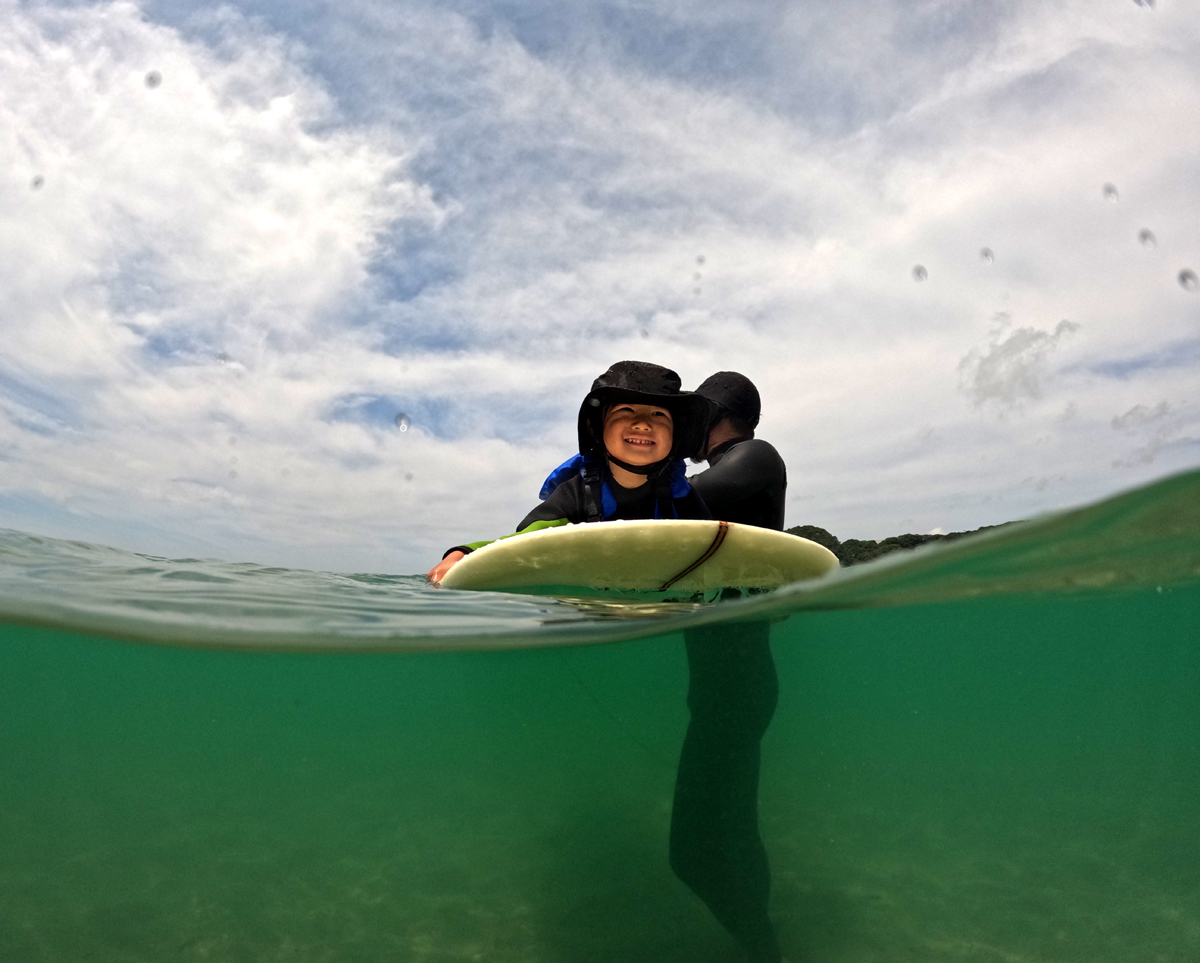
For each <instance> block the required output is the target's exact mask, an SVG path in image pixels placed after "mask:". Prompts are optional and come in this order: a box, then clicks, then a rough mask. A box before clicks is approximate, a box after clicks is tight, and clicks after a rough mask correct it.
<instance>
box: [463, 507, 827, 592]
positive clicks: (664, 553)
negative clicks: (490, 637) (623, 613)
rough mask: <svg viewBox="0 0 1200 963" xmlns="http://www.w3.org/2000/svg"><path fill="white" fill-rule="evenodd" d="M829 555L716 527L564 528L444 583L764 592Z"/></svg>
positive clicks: (802, 544)
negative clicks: (734, 589) (754, 590)
mask: <svg viewBox="0 0 1200 963" xmlns="http://www.w3.org/2000/svg"><path fill="white" fill-rule="evenodd" d="M837 566H838V560H837V557H836V556H835V555H834V554H833V552H831V551H829V549H827V548H825V547H824V546H822V545H818V544H817V543H816V542H812V541H809V540H808V539H807V538H800V537H799V536H798V535H789V534H787V533H786V532H776V531H772V530H770V529H766V528H756V527H754V526H751V525H738V524H735V523H732V522H716V521H674V520H665V519H664V520H656V521H616V522H598V523H595V524H591V525H586V524H580V525H563V526H560V527H558V528H547V529H542V530H540V531H537V532H529V533H528V534H523V535H513V536H510V537H509V538H505V539H501V540H500V541H496V542H492V543H491V544H490V545H485V546H484V547H483V548H480V549H477V550H476V551H474V552H472V553H471V554H470V555H468V556H467V557H466V558H464V559H463V560H462V561H461V562H459V563H458V564H457V565H455V566H454V567H453V568H452V569H450V571H449V572H447V573H446V576H445V578H443V579H442V582H441V584H442V586H443V587H444V588H452V589H508V590H520V589H525V590H528V589H532V588H537V587H539V586H578V587H585V588H590V589H601V590H625V591H637V592H670V593H672V594H677V593H678V594H682V595H687V594H695V593H700V592H707V591H709V590H712V589H723V588H740V589H770V588H777V587H779V586H781V585H787V584H789V583H791V582H799V581H802V580H804V579H811V578H818V577H819V576H821V575H824V574H825V573H826V572H828V571H830V570H831V569H834V568H837Z"/></svg>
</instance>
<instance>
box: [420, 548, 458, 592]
mask: <svg viewBox="0 0 1200 963" xmlns="http://www.w3.org/2000/svg"><path fill="white" fill-rule="evenodd" d="M466 557H467V556H466V554H465V553H464V552H451V553H450V554H449V555H447V556H446V557H445V558H444V559H442V560H441V561H440V562H438V564H437V565H435V566H434V567H433V568H431V569H430V570H429V574H428V575H426V576H425V577H426V578H427V579H429V581H431V582H432V583H433V584H434V585H437V584H438V582H440V581H441V580H442V579H443V578H445V576H446V573H447V572H449V571H450V569H452V568H454V566H455V565H456V564H458V563H459V562H461V561H462V560H463V559H464V558H466Z"/></svg>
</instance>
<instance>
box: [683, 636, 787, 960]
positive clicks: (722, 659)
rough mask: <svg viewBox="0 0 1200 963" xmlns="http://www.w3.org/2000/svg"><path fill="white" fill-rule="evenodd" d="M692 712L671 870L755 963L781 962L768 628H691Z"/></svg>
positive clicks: (774, 691)
mask: <svg viewBox="0 0 1200 963" xmlns="http://www.w3.org/2000/svg"><path fill="white" fill-rule="evenodd" d="M684 642H685V645H686V647H687V656H688V674H689V686H688V708H689V709H690V710H691V722H690V723H689V725H688V731H687V735H686V737H685V738H684V742H683V750H682V752H681V753H680V758H679V771H678V774H677V776H676V780H675V800H674V806H673V809H672V813H671V841H670V859H671V868H672V869H673V870H674V871H675V874H676V875H677V876H678V877H679V878H680V879H681V880H683V882H684V883H686V884H687V885H688V887H689V888H690V889H691V890H692V891H693V892H694V893H695V894H696V895H697V896H699V897H700V899H702V900H703V901H704V902H705V904H706V905H707V906H708V907H709V909H710V910H711V911H712V913H713V915H714V916H715V917H716V918H717V920H718V921H719V922H720V923H721V924H722V925H723V926H724V927H725V928H726V929H727V930H729V932H730V933H731V934H732V935H733V936H734V938H735V939H737V940H738V942H739V943H740V944H741V945H742V947H743V948H744V949H745V950H746V952H747V953H748V954H749V956H750V959H751V960H753V961H755V963H778V961H779V959H780V952H779V945H778V942H777V940H776V937H775V929H774V926H773V925H772V924H771V921H770V918H769V917H768V915H767V903H768V900H769V897H770V891H771V872H770V867H769V865H768V863H767V854H766V850H765V849H764V847H763V844H762V838H761V837H760V835H759V830H758V776H759V760H760V745H759V744H760V742H761V740H762V736H763V734H764V733H765V732H766V730H767V726H768V725H769V724H770V721H771V717H772V716H773V715H774V712H775V704H776V702H777V701H778V695H779V683H778V680H777V678H776V674H775V662H774V660H773V658H772V657H771V648H770V626H769V625H767V624H766V623H753V624H749V625H729V624H724V625H719V626H713V627H708V626H705V627H701V628H697V629H688V630H687V631H686V632H685V634H684Z"/></svg>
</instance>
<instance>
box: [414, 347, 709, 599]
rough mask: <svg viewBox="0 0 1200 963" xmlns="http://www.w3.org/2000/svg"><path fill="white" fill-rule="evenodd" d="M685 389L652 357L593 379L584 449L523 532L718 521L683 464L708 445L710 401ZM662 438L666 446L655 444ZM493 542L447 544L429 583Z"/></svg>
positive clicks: (557, 476) (557, 473)
mask: <svg viewBox="0 0 1200 963" xmlns="http://www.w3.org/2000/svg"><path fill="white" fill-rule="evenodd" d="M680 387H681V382H680V380H679V375H677V374H676V373H675V372H674V371H672V370H671V369H670V368H664V367H661V366H660V365H656V364H650V363H649V362H645V361H618V362H617V363H616V364H614V365H613V366H612V367H611V368H609V369H608V370H607V371H606V372H604V374H602V375H601V376H600V377H599V378H597V379H596V380H595V381H593V382H592V390H591V391H589V392H588V395H587V397H586V398H584V400H583V404H582V405H581V406H580V408H579V419H578V432H579V454H577V455H574V456H573V457H571V458H569V459H567V461H565V462H563V463H562V464H561V465H559V466H558V468H556V469H555V470H554V471H553V472H552V473H551V474H550V477H549V478H547V479H546V482H545V484H543V485H542V490H541V493H540V497H541V499H542V503H541V504H540V505H538V506H537V507H536V508H534V509H533V510H532V511H531V512H530V513H529V514H528V515H526V516H525V518H524V519H523V520H522V521H521V524H520V525H518V526H517V532H518V533H520V532H525V531H536V530H538V529H541V528H551V527H554V526H557V525H565V524H567V523H571V522H602V521H612V520H615V519H641V518H693V519H696V518H699V519H707V518H712V515H711V514H709V511H708V509H707V508H706V507H705V505H704V500H703V499H702V498H700V496H699V495H697V494H696V492H695V491H694V490H693V489H692V487H691V485H690V484H689V482H688V479H687V475H686V464H685V461H684V459H685V458H686V457H687V456H689V455H691V454H693V453H694V452H696V451H697V450H698V449H699V448H700V447H702V445H703V444H704V440H705V437H706V435H705V432H706V430H707V425H708V415H709V402H707V401H706V400H705V399H704V398H701V397H700V396H698V395H696V394H693V393H692V392H690V391H681V390H680ZM664 412H665V413H666V417H665V418H664V417H662V415H663V413H664ZM664 426H665V432H664V431H663V429H664ZM655 439H660V440H661V441H662V443H663V444H662V445H660V446H659V447H657V448H656V447H655V446H656V442H655ZM487 544H488V542H486V541H485V542H472V543H470V544H468V545H456V546H454V547H453V548H451V549H448V550H447V551H446V553H445V555H443V556H442V562H441V564H439V565H437V566H435V567H434V568H433V569H432V570H431V571H430V572H429V580H430V581H431V582H439V581H441V579H442V576H444V575H445V574H446V572H447V571H449V569H450V567H451V566H452V565H454V564H455V563H456V562H457V561H458V560H459V559H461V558H462V557H463V556H464V555H466V554H469V553H470V552H472V551H474V550H475V549H477V548H480V547H482V546H483V545H487Z"/></svg>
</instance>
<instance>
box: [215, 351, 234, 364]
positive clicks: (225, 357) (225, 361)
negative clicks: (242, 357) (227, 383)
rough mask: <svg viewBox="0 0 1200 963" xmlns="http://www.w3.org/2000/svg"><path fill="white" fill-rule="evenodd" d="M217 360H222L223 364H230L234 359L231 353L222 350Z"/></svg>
mask: <svg viewBox="0 0 1200 963" xmlns="http://www.w3.org/2000/svg"><path fill="white" fill-rule="evenodd" d="M217 360H218V361H219V362H221V364H229V362H230V361H231V360H232V359H231V358H230V357H229V355H227V354H226V353H225V352H224V351H222V352H221V353H220V354H219V355H217Z"/></svg>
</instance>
